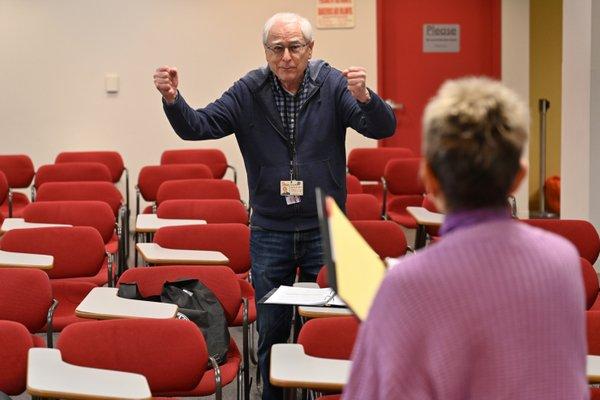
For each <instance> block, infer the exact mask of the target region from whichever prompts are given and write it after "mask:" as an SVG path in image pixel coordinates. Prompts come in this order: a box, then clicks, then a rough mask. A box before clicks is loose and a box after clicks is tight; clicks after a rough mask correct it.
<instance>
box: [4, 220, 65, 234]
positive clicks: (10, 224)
mask: <svg viewBox="0 0 600 400" xmlns="http://www.w3.org/2000/svg"><path fill="white" fill-rule="evenodd" d="M61 226H62V227H71V226H73V225H69V224H46V223H41V222H25V219H23V218H6V219H5V220H4V221H3V222H2V227H0V233H6V232H8V231H11V230H13V229H31V228H52V227H61Z"/></svg>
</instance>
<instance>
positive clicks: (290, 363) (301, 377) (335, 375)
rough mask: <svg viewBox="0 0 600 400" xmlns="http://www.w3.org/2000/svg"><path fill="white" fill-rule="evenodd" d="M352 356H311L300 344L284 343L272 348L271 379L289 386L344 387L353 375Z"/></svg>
mask: <svg viewBox="0 0 600 400" xmlns="http://www.w3.org/2000/svg"><path fill="white" fill-rule="evenodd" d="M350 366H351V362H350V361H349V360H334V359H329V358H319V357H311V356H307V355H306V354H305V353H304V347H303V346H302V345H300V344H289V343H280V344H275V345H273V347H272V348H271V375H270V381H271V383H272V384H273V385H275V386H280V387H285V388H306V389H315V390H335V391H338V390H341V389H342V388H343V387H344V385H345V384H346V382H348V377H349V376H350Z"/></svg>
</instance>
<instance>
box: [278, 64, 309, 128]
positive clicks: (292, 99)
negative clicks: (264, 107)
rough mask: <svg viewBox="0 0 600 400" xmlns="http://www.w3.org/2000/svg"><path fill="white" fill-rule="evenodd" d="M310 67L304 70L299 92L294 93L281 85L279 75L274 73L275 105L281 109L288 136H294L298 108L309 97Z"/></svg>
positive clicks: (280, 113)
mask: <svg viewBox="0 0 600 400" xmlns="http://www.w3.org/2000/svg"><path fill="white" fill-rule="evenodd" d="M309 75H310V74H309V73H308V69H307V71H305V72H304V78H303V79H302V83H300V88H299V89H298V92H297V93H296V94H295V95H293V94H290V93H288V92H287V91H285V90H284V89H283V87H281V84H280V83H279V79H277V76H275V74H273V84H272V85H271V86H272V87H273V96H274V97H275V105H276V106H277V110H278V111H279V116H280V117H281V121H282V122H283V127H284V129H285V131H286V133H287V134H288V136H290V137H291V136H292V134H293V133H294V128H295V127H296V117H297V116H298V110H299V109H300V107H301V106H302V104H304V102H305V101H306V99H307V97H308V85H307V82H308V80H309V79H310V78H309Z"/></svg>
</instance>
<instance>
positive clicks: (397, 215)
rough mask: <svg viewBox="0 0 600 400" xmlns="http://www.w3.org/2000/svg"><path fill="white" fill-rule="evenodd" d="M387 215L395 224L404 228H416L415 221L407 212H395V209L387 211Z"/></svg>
mask: <svg viewBox="0 0 600 400" xmlns="http://www.w3.org/2000/svg"><path fill="white" fill-rule="evenodd" d="M387 215H388V217H389V218H390V220H392V221H394V222H395V223H397V224H400V225H402V226H403V227H405V228H408V229H416V228H417V222H416V221H415V219H414V218H413V217H412V216H410V214H408V213H407V212H404V213H401V212H395V211H388V213H387Z"/></svg>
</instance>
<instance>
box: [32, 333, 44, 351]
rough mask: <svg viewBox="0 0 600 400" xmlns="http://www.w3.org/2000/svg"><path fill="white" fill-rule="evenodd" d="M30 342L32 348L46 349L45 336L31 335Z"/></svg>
mask: <svg viewBox="0 0 600 400" xmlns="http://www.w3.org/2000/svg"><path fill="white" fill-rule="evenodd" d="M31 340H33V347H41V348H44V347H48V346H47V345H46V336H45V335H44V336H40V335H35V334H32V335H31Z"/></svg>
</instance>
